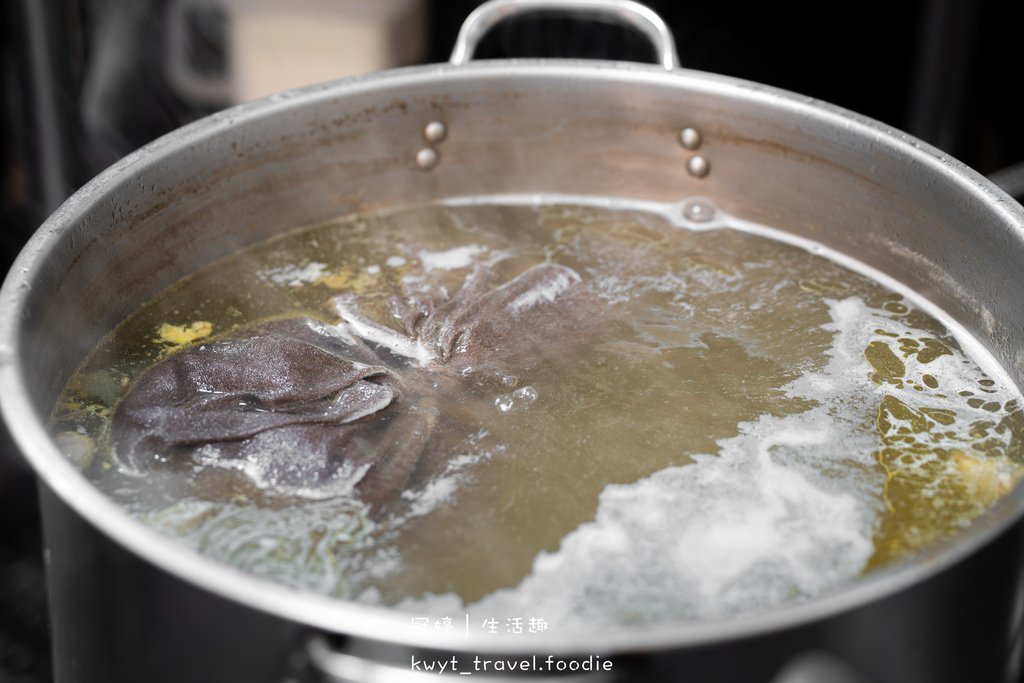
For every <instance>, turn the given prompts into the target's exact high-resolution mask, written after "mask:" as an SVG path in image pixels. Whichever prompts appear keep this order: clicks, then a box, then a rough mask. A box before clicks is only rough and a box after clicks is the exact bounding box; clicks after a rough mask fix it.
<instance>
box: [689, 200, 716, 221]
mask: <svg viewBox="0 0 1024 683" xmlns="http://www.w3.org/2000/svg"><path fill="white" fill-rule="evenodd" d="M683 217H684V218H686V219H687V220H691V221H693V222H694V223H708V222H710V221H711V220H713V219H714V217H715V205H714V204H712V203H711V202H709V201H706V200H704V199H691V200H689V201H687V202H686V203H685V204H683Z"/></svg>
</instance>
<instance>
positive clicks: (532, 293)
mask: <svg viewBox="0 0 1024 683" xmlns="http://www.w3.org/2000/svg"><path fill="white" fill-rule="evenodd" d="M573 275H575V277H571V276H570V274H569V273H568V272H565V271H563V272H559V273H558V275H557V276H555V277H553V278H551V280H550V281H549V282H546V283H545V284H544V286H543V287H534V288H532V289H530V290H529V291H527V292H524V293H523V294H520V295H519V296H518V297H516V298H515V299H513V300H512V303H510V304H509V307H510V308H511V309H512V310H513V311H514V312H516V313H518V312H520V311H522V310H523V309H524V308H531V307H533V306H536V305H537V304H539V303H542V302H544V303H551V302H552V301H554V300H555V299H557V298H558V295H559V294H561V293H562V292H564V291H565V290H567V289H568V288H569V287H570V286H572V285H574V284H576V283H577V282H579V281H580V277H579V275H576V274H575V273H573Z"/></svg>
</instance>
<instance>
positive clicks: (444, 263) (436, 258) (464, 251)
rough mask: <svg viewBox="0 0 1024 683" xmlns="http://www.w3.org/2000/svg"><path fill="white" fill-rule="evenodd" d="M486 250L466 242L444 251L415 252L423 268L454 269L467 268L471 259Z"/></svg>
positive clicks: (471, 262) (471, 261)
mask: <svg viewBox="0 0 1024 683" xmlns="http://www.w3.org/2000/svg"><path fill="white" fill-rule="evenodd" d="M486 251H487V247H484V246H481V245H479V244H467V245H464V246H461V247H454V248H452V249H447V250H445V251H421V252H419V253H418V254H417V256H419V259H420V263H421V264H423V268H424V270H455V269H456V268H468V267H469V266H470V265H472V264H473V259H474V258H476V257H477V256H479V255H480V254H483V253H485V252H486Z"/></svg>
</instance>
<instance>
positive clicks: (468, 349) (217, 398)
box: [112, 263, 607, 509]
mask: <svg viewBox="0 0 1024 683" xmlns="http://www.w3.org/2000/svg"><path fill="white" fill-rule="evenodd" d="M493 266H494V264H493V263H491V264H478V265H477V266H476V267H474V268H473V269H472V270H471V271H470V272H469V274H468V275H467V276H466V278H465V279H464V281H463V283H462V286H461V288H460V289H459V291H458V292H457V293H455V294H454V295H453V296H450V297H445V296H443V294H444V290H443V289H440V288H435V291H434V293H433V295H432V296H430V297H426V296H423V295H419V296H406V297H397V296H395V297H392V298H391V300H390V309H391V312H392V313H393V318H394V321H393V324H391V325H385V324H381V323H379V322H376V321H374V320H373V319H371V318H370V317H368V316H366V315H364V313H363V312H362V311H361V309H360V305H359V304H360V300H359V298H358V297H357V296H355V295H354V294H346V295H342V296H338V297H335V298H334V299H332V300H331V302H330V303H331V306H332V307H333V309H334V312H335V313H336V316H337V319H338V322H337V323H336V324H328V323H325V322H322V321H319V320H315V319H312V318H307V317H296V318H289V319H284V320H272V321H269V322H263V323H258V324H253V325H250V326H247V327H245V328H243V329H241V330H237V331H235V332H234V333H232V334H231V335H230V336H227V337H224V338H221V339H217V340H213V341H207V342H205V343H203V344H197V345H193V346H191V347H189V348H186V349H184V350H182V351H179V352H177V353H175V354H172V355H170V356H168V357H167V358H165V359H163V360H161V361H159V362H158V363H156V364H155V365H154V366H153V367H151V368H150V369H148V370H147V371H146V372H144V373H143V374H142V376H141V377H140V378H139V379H138V380H137V381H136V382H135V384H134V385H133V386H132V387H131V389H130V391H129V392H128V394H127V395H126V396H125V398H124V399H123V400H122V401H121V402H120V404H119V405H118V407H117V410H116V411H115V414H114V417H113V422H112V441H113V443H114V449H115V453H116V455H117V457H118V458H120V459H121V460H122V461H124V462H126V463H127V464H128V465H129V466H131V467H132V468H134V469H136V470H145V469H146V468H149V467H156V466H160V465H164V464H168V463H170V464H172V465H173V464H188V465H190V466H193V467H194V466H197V465H198V466H199V467H202V465H203V464H204V463H211V462H224V461H226V460H228V461H232V462H234V463H239V464H242V465H243V467H240V468H239V469H241V470H242V471H243V472H246V473H248V474H250V475H252V476H254V477H255V478H258V479H261V480H263V481H264V482H267V483H269V484H271V485H272V486H274V487H277V488H280V489H282V490H292V491H294V490H297V489H305V490H310V489H312V490H315V489H316V488H317V487H322V486H325V485H327V484H328V483H330V482H331V481H333V480H335V479H336V478H337V477H339V476H340V475H341V474H344V473H347V474H348V475H349V476H354V477H355V478H356V479H357V483H356V484H355V485H354V489H355V491H356V493H357V494H358V495H359V497H360V498H361V500H362V501H363V502H364V503H365V504H366V505H368V506H369V507H370V508H371V509H380V508H382V507H383V506H386V505H387V504H389V503H390V502H392V501H394V500H395V499H396V498H398V497H400V495H401V493H402V492H403V491H404V490H406V489H407V488H408V487H410V486H411V485H419V486H422V485H424V484H425V483H427V482H429V480H430V478H431V477H433V476H435V475H436V474H437V473H438V472H439V471H441V469H443V466H444V464H445V460H446V457H447V453H448V452H449V448H448V447H446V444H445V439H444V438H443V437H440V436H438V431H439V430H438V429H437V428H438V426H439V425H440V424H442V423H445V422H446V421H448V420H459V421H461V422H469V423H472V422H474V421H476V422H480V421H481V420H482V419H483V413H482V410H483V409H484V407H483V406H480V405H475V406H474V405H468V406H467V405H465V404H466V401H458V400H454V401H453V400H446V398H451V397H459V396H465V395H466V394H465V388H466V384H467V383H468V382H473V381H479V378H480V377H494V376H495V375H498V376H500V375H501V374H502V373H505V374H506V375H507V374H510V373H513V372H514V373H516V374H520V375H521V374H524V373H528V372H529V371H530V370H531V369H532V368H535V367H537V366H538V365H539V364H540V363H542V362H543V361H545V360H546V359H549V358H552V357H553V356H555V355H559V354H571V353H573V350H574V349H576V348H579V346H580V345H581V344H584V343H586V340H587V339H588V338H591V337H592V336H593V334H594V332H595V331H597V330H599V329H600V328H601V327H602V326H603V325H604V323H605V322H606V320H607V312H606V310H605V308H606V307H605V304H604V302H603V301H601V300H600V299H599V298H598V297H596V296H595V295H594V294H592V293H591V292H590V291H589V289H588V288H587V287H586V285H585V283H584V282H583V281H582V278H581V277H580V275H579V274H578V273H576V272H575V271H574V270H572V269H571V268H568V267H566V266H563V265H559V264H555V263H543V264H539V265H535V266H533V267H531V268H529V269H527V270H525V271H524V272H522V273H520V274H519V275H518V276H516V277H514V278H513V279H511V280H509V281H507V282H505V283H504V284H501V285H500V286H494V284H493V279H494V271H495V269H494V267H493ZM474 378H477V379H476V380H474ZM488 409H489V410H491V411H493V410H494V406H493V404H492V405H491V406H489V408H488Z"/></svg>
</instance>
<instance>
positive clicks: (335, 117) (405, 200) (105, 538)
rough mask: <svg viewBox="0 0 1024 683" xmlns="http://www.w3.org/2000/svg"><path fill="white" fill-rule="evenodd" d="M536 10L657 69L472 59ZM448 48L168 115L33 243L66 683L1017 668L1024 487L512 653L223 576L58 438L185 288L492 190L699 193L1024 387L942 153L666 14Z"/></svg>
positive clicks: (1016, 259)
mask: <svg viewBox="0 0 1024 683" xmlns="http://www.w3.org/2000/svg"><path fill="white" fill-rule="evenodd" d="M541 5H543V6H557V7H560V8H562V9H574V10H586V11H587V12H590V13H593V12H598V13H600V14H603V15H605V16H610V17H617V18H619V19H624V20H628V21H629V22H630V23H633V24H634V25H638V26H639V27H641V28H642V30H644V31H645V32H646V33H647V34H648V35H650V36H651V39H652V40H654V41H655V44H656V46H657V48H658V52H659V55H660V62H661V64H660V65H658V66H645V65H636V64H622V63H606V62H578V61H538V60H512V61H500V62H486V63H481V62H471V61H470V58H471V56H472V52H473V47H474V44H475V41H476V40H477V39H478V38H479V36H480V35H481V33H482V32H483V31H484V30H486V28H487V27H488V26H489V25H490V24H493V23H494V22H495V21H497V20H499V19H501V18H502V17H504V16H506V15H508V14H510V13H512V12H513V11H518V10H522V9H523V8H527V9H530V8H538V7H540V6H541ZM452 61H453V63H452V64H449V65H433V66H426V67H421V68H412V69H402V70H396V71H388V72H384V73H380V74H375V75H373V76H369V77H365V78H357V79H351V80H344V81H339V82H335V83H330V84H326V85H321V86H315V87H310V88H305V89H302V90H298V91H294V92H289V93H284V94H281V95H278V96H274V97H271V98H269V99H266V100H263V101H260V102H256V103H253V104H247V105H243V106H241V107H236V108H233V109H229V110H227V111H224V112H221V113H219V114H216V115H214V116H211V117H209V118H206V119H204V120H202V121H199V122H198V123H195V124H193V125H190V126H187V127H185V128H182V129H180V130H178V131H175V132H174V133H171V134H170V135H168V136H166V137H164V138H162V139H160V140H158V141H156V142H154V143H153V144H151V145H149V146H147V147H145V148H143V149H142V150H140V151H138V152H136V153H135V154H133V155H131V156H130V157H128V158H126V159H124V160H123V161H121V162H119V163H118V164H116V165H115V166H113V167H112V168H110V169H109V170H107V171H106V172H104V173H103V174H102V175H100V176H99V177H98V178H96V179H95V180H94V181H92V182H91V183H90V184H89V185H88V186H86V187H85V188H83V189H82V190H81V191H80V192H78V193H77V194H76V195H74V196H73V197H72V198H71V199H69V200H68V201H67V203H66V204H64V206H62V207H61V208H60V209H59V210H58V211H57V212H56V213H55V214H54V215H53V216H52V217H51V218H50V219H49V220H48V221H47V222H46V223H45V224H44V225H43V226H42V227H41V228H40V230H39V231H38V232H37V233H36V235H35V236H34V237H33V238H32V240H31V241H30V243H29V244H28V245H27V246H26V248H25V250H24V251H23V252H22V254H21V255H20V257H19V258H18V260H17V262H16V263H15V265H14V267H13V269H12V270H11V272H10V274H9V275H8V277H7V280H6V282H5V283H4V286H3V290H2V293H0V299H2V301H0V326H2V327H0V385H2V392H0V402H2V408H3V413H4V417H5V419H6V420H7V423H8V425H9V427H10V429H11V431H12V433H13V435H14V437H15V438H16V440H17V442H18V444H19V445H20V447H21V449H22V450H23V452H24V453H25V455H26V456H27V457H28V459H29V460H30V461H31V463H32V465H33V466H34V467H35V469H36V470H37V472H38V473H39V475H40V478H41V480H42V482H43V485H42V488H43V506H44V515H45V534H46V543H47V547H48V549H49V550H48V553H49V554H48V559H49V584H50V590H51V600H52V611H53V614H52V618H53V635H54V642H55V651H56V671H57V678H58V680H59V681H62V682H63V681H101V680H102V681H133V682H134V681H142V680H146V681H182V680H190V681H191V680H211V681H213V680H216V681H235V680H237V681H252V682H258V681H268V682H269V681H280V680H282V679H283V677H285V676H312V677H316V678H320V679H322V680H331V681H349V680H365V681H369V680H374V681H385V680H386V681H392V680H394V681H406V680H408V681H414V680H426V678H427V677H428V676H432V675H436V674H426V673H416V672H414V671H411V670H410V669H411V668H412V667H411V660H410V657H414V656H415V657H418V658H421V659H424V658H425V659H436V660H442V659H447V658H450V657H451V656H453V655H454V656H456V658H457V661H461V662H462V666H461V667H460V669H462V670H465V669H466V668H469V670H472V658H473V656H474V655H477V656H480V657H484V656H493V657H497V656H515V657H520V656H529V655H533V654H537V655H538V659H544V658H546V657H547V656H548V655H549V654H550V655H554V656H556V657H586V656H589V655H600V656H601V657H602V659H604V660H610V661H611V662H612V668H611V671H599V672H597V673H595V672H586V673H582V674H581V673H576V674H575V676H576V677H578V678H580V679H585V680H598V679H600V680H644V681H655V680H680V681H687V682H690V683H694V682H698V681H772V680H773V681H776V683H779V682H783V681H785V682H786V683H797V682H798V681H824V680H847V679H842V678H840V676H842V675H846V676H849V678H848V680H859V681H881V682H887V683H911V682H921V683H925V682H927V683H941V682H947V681H948V682H950V683H953V682H956V683H960V682H962V681H968V680H970V681H1011V680H1015V677H1016V676H1017V675H1018V673H1019V665H1020V661H1021V650H1020V648H1021V637H1022V628H1021V627H1022V619H1024V582H1022V571H1021V569H1022V566H1021V565H1022V557H1024V554H1022V549H1024V539H1022V538H1021V536H1022V535H1024V525H1022V524H1021V522H1020V518H1021V515H1022V512H1024V491H1022V490H1021V489H1020V488H1019V487H1018V489H1017V490H1016V491H1014V492H1013V494H1012V495H1010V496H1008V497H1006V498H1005V499H1004V500H1002V501H1001V502H1000V503H999V504H998V505H996V506H995V508H994V509H993V510H991V511H990V512H989V513H988V514H986V515H985V516H984V517H983V518H982V519H980V520H978V521H977V522H976V523H975V524H974V525H973V526H972V527H971V528H970V529H969V530H967V531H966V532H965V533H963V534H961V535H960V536H958V537H957V538H955V539H953V540H952V541H951V542H948V543H946V544H942V545H940V546H937V547H935V548H933V549H932V550H931V551H929V552H928V553H927V554H926V555H925V556H923V557H920V558H918V559H916V560H915V561H913V562H912V563H909V564H906V565H904V566H899V567H894V568H892V569H889V570H885V571H880V572H878V573H875V574H873V575H871V576H868V577H865V578H864V579H863V580H860V581H858V582H856V583H855V584H854V585H851V586H849V587H848V588H845V589H844V590H842V591H840V592H838V593H836V594H834V595H832V596H829V597H826V598H823V599H819V600H815V601H813V602H809V603H806V604H800V605H796V606H791V607H786V608H784V609H779V610H776V611H774V612H772V613H770V614H765V615H762V616H756V617H750V618H744V619H739V620H735V621H728V622H714V623H694V624H687V625H678V626H666V627H658V628H648V629H638V630H634V631H623V632H615V633H608V634H604V635H601V636H597V637H588V638H586V639H585V640H584V639H580V638H576V637H573V636H572V635H571V634H552V635H551V636H550V637H544V638H543V640H533V641H529V642H530V643H531V645H530V648H531V649H530V650H529V651H524V645H523V643H524V642H525V641H522V640H515V639H510V640H501V641H496V640H492V639H490V638H489V637H488V636H487V635H486V634H480V635H469V636H464V635H460V634H439V633H436V632H432V631H417V630H413V629H412V628H411V627H410V625H409V623H408V622H409V618H408V616H402V615H398V614H395V613H392V612H390V611H388V610H385V609H380V608H373V607H366V606H360V605H356V604H349V603H344V602H340V601H332V600H327V599H323V598H321V597H318V596H314V595H308V594H303V593H298V592H295V591H292V590H289V589H286V588H283V587H281V586H278V585H273V584H271V583H269V582H266V581H262V580H260V579H258V578H256V577H253V576H249V575H244V574H241V573H240V572H238V571H236V570H234V569H231V568H229V567H227V566H223V565H220V564H218V563H215V562H213V561H211V560H209V559H207V558H204V557H202V556H200V555H198V554H196V553H194V552H192V551H190V550H188V549H186V548H184V547H181V546H179V545H177V544H176V543H175V542H173V541H171V540H169V539H167V538H164V537H162V536H160V535H159V534H157V533H156V532H155V531H153V530H152V529H150V528H147V527H146V526H144V525H143V524H141V523H140V522H137V521H134V520H133V519H131V518H130V517H129V516H128V515H126V514H125V513H124V512H123V511H122V510H121V509H120V508H119V507H118V506H116V505H114V504H113V503H112V502H111V501H109V500H108V499H106V498H105V497H104V496H103V495H102V494H100V493H99V492H98V491H97V490H96V489H94V488H93V487H92V486H91V485H90V484H89V482H88V481H87V480H86V479H85V478H84V477H83V476H82V475H81V474H79V472H78V471H77V470H76V469H75V468H74V467H73V466H72V465H71V464H70V463H69V462H68V461H67V460H66V459H65V458H64V457H63V456H62V455H61V454H60V453H59V452H58V451H57V449H56V447H55V446H54V443H53V441H52V439H51V438H50V435H49V434H48V432H47V428H46V420H47V416H48V414H49V412H50V409H51V407H52V406H53V404H54V402H55V400H56V399H57V396H58V395H59V393H60V391H61V390H62V388H63V386H64V383H65V382H66V380H67V379H68V377H69V376H70V374H71V373H72V372H73V371H74V369H75V368H76V366H77V365H78V364H79V363H80V362H81V361H82V359H83V358H84V356H85V355H86V354H87V353H88V352H89V350H90V349H92V348H93V347H94V346H95V345H96V343H97V342H98V341H99V340H100V338H101V337H102V336H103V335H105V334H106V333H108V332H109V331H110V330H111V329H112V328H113V327H114V326H115V325H117V323H118V322H119V321H121V320H122V319H123V318H124V317H125V316H127V315H128V314H130V313H131V312H132V311H134V310H135V309H136V308H137V307H138V306H139V305H140V304H142V303H143V302H145V301H146V300H147V299H149V298H151V297H152V296H154V295H155V294H156V293H157V292H159V291H160V290H162V289H163V288H164V287H166V286H167V285H169V284H171V283H172V282H174V281H175V280H177V279H179V278H180V277H182V276H183V275H185V274H187V273H189V272H192V271H194V270H195V269H197V268H199V267H201V266H203V265H205V264H208V263H210V262H211V261H213V260H214V259H217V258H219V257H221V256H224V255H226V254H229V253H231V252H232V251H234V250H236V249H238V248H240V247H243V246H246V245H250V244H253V243H256V242H259V241H262V240H264V239H266V238H268V237H270V236H272V235H274V234H276V233H278V232H279V231H281V230H285V229H289V228H291V227H293V226H297V225H304V224H310V223H315V222H318V221H323V220H326V219H330V218H333V217H335V216H338V215H340V214H346V213H351V212H360V211H369V210H374V209H378V208H382V207H389V206H394V205H397V204H412V203H417V202H426V201H430V200H435V199H439V198H445V197H452V196H466V195H479V194H496V193H541V192H544V193H562V194H572V195H591V196H594V195H596V196H604V197H612V196H622V197H630V198H635V199H644V200H657V201H663V202H673V201H677V200H680V199H682V198H684V197H691V196H703V197H707V198H710V199H711V200H713V201H714V203H715V204H717V205H718V206H720V207H722V208H723V209H724V210H726V211H728V212H729V213H731V214H732V215H734V216H737V217H740V218H744V219H750V220H753V221H757V222H761V223H766V224H769V225H774V226H781V227H785V228H786V229H788V230H790V231H791V232H793V233H795V234H797V235H800V236H802V237H806V238H810V239H812V240H817V241H819V242H821V243H823V244H825V245H827V246H829V247H832V248H834V249H837V250H839V251H841V252H845V253H847V254H850V255H852V256H854V257H856V258H858V259H860V260H861V261H863V262H865V263H867V264H869V265H871V266H874V267H875V268H877V269H879V270H881V271H883V272H885V273H888V274H889V275H891V276H893V277H895V278H896V279H898V280H901V281H902V282H904V283H905V284H907V285H909V286H910V287H912V288H914V289H916V290H917V291H919V292H921V293H923V294H924V295H925V296H926V297H928V298H929V299H931V301H933V302H934V303H936V304H938V305H939V306H940V307H942V308H944V309H945V310H946V311H947V312H949V313H950V314H951V315H952V316H953V317H955V318H956V319H957V320H958V321H959V322H960V323H962V324H963V325H964V326H965V327H966V328H967V329H968V330H969V331H970V332H971V333H973V334H974V335H976V336H977V337H978V339H980V340H981V341H982V342H983V343H984V344H985V345H986V346H987V347H988V348H989V350H990V351H991V352H992V353H993V354H994V355H995V357H996V358H997V359H998V360H999V361H1000V362H1001V363H1002V364H1003V365H1004V366H1005V368H1006V369H1007V370H1008V371H1009V373H1010V374H1011V375H1012V377H1013V378H1014V379H1015V381H1017V382H1018V383H1021V382H1022V381H1024V277H1022V274H1021V273H1022V269H1021V264H1024V211H1022V209H1021V207H1020V206H1019V205H1018V204H1016V203H1014V202H1013V201H1012V200H1010V199H1009V198H1008V197H1007V196H1006V195H1004V194H1003V193H1002V192H1000V191H999V190H997V189H996V188H995V187H994V186H992V185H991V184H989V183H988V182H987V181H985V180H984V179H983V178H982V177H981V176H979V175H978V174H976V173H975V172H973V171H971V170H970V169H968V168H966V167H964V166H963V165H961V164H960V163H958V162H957V161H955V160H953V159H950V158H948V157H947V156H945V155H944V154H942V153H941V152H939V151H938V150H935V149H933V148H930V147H928V146H927V145H924V144H922V143H921V142H919V141H917V140H914V139H913V138H910V137H909V136H907V135H905V134H903V133H901V132H899V131H895V130H892V129H890V128H888V127H886V126H884V125H881V124H879V123H876V122H874V121H870V120H867V119H865V118H863V117H860V116H857V115H855V114H851V113H849V112H846V111H843V110H840V109H837V108H835V107H832V106H829V105H826V104H823V103H821V102H817V101H814V100H812V99H810V98H806V97H801V96H799V95H793V94H790V93H786V92H781V91H778V90H775V89H772V88H768V87H765V86H761V85H757V84H754V83H747V82H743V81H738V80H735V79H731V78H724V77H721V76H714V75H708V74H703V73H696V72H691V71H685V70H675V68H674V67H675V64H676V61H675V50H674V47H673V45H672V42H671V37H670V36H669V34H668V32H667V31H666V30H665V28H664V25H663V24H662V23H661V22H660V21H659V20H658V19H657V17H656V16H654V15H653V14H651V13H650V12H649V11H647V10H645V9H643V8H641V7H639V6H637V5H635V4H634V3H630V2H617V1H613V0H579V1H571V0H562V1H561V2H545V3H541V2H535V1H533V0H530V1H526V0H501V1H500V2H496V3H491V4H489V5H488V6H487V7H485V8H481V9H480V10H478V11H477V12H476V13H475V14H474V15H473V16H472V17H471V18H470V19H469V20H468V22H467V25H466V26H465V27H464V29H463V33H462V35H461V36H460V39H459V43H458V45H457V46H456V49H455V53H454V55H453V59H452ZM437 124H443V128H442V126H439V125H437ZM684 131H686V132H685V133H684ZM565 661H569V660H568V659H566V660H565ZM474 675H476V676H477V680H479V679H480V678H484V679H485V680H494V678H493V677H492V678H488V677H487V676H485V675H483V674H480V673H477V674H474ZM828 676H832V678H828Z"/></svg>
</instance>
